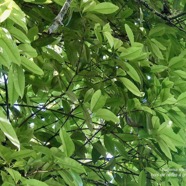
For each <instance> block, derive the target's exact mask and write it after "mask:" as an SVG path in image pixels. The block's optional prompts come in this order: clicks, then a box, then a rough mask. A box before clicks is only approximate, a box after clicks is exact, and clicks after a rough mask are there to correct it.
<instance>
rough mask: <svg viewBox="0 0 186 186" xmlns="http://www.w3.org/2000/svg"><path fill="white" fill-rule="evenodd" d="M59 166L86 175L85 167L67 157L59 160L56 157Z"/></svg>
mask: <svg viewBox="0 0 186 186" xmlns="http://www.w3.org/2000/svg"><path fill="white" fill-rule="evenodd" d="M56 160H57V163H58V165H59V166H60V167H61V168H63V169H67V170H68V169H71V170H72V171H75V172H76V173H80V174H81V173H85V172H86V171H85V169H84V167H83V166H82V165H81V164H80V163H78V162H77V161H75V160H73V159H71V158H68V157H65V158H58V157H56Z"/></svg>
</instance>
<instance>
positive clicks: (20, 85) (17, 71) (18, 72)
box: [10, 65, 25, 97]
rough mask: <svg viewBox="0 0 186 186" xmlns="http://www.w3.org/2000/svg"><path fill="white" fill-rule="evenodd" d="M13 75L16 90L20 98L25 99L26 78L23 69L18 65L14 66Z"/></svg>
mask: <svg viewBox="0 0 186 186" xmlns="http://www.w3.org/2000/svg"><path fill="white" fill-rule="evenodd" d="M10 72H11V73H13V82H14V88H15V90H16V92H17V93H18V95H19V96H21V97H23V95H24V90H25V76H24V72H23V69H22V68H21V67H19V66H18V65H12V68H11V70H10Z"/></svg>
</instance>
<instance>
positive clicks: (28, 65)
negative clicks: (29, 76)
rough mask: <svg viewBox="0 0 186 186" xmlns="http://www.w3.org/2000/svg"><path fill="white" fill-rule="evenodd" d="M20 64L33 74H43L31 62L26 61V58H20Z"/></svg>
mask: <svg viewBox="0 0 186 186" xmlns="http://www.w3.org/2000/svg"><path fill="white" fill-rule="evenodd" d="M21 64H22V65H23V66H24V67H25V68H27V69H28V70H29V71H31V72H33V73H34V74H38V75H43V74H44V72H43V70H42V69H41V68H39V67H38V66H37V65H36V64H35V63H34V62H33V61H31V60H29V59H27V58H26V57H23V56H22V57H21Z"/></svg>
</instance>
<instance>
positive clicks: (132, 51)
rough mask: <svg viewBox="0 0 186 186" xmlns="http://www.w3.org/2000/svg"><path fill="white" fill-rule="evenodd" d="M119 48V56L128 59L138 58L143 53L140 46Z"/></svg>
mask: <svg viewBox="0 0 186 186" xmlns="http://www.w3.org/2000/svg"><path fill="white" fill-rule="evenodd" d="M119 50H120V51H121V52H122V53H121V54H120V57H121V58H122V59H124V60H129V61H135V60H140V58H141V56H142V53H143V52H142V48H141V47H130V48H127V49H126V48H120V49H119Z"/></svg>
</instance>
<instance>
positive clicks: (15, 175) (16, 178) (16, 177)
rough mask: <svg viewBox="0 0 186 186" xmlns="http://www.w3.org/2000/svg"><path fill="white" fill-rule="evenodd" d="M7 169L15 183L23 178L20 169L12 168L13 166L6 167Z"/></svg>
mask: <svg viewBox="0 0 186 186" xmlns="http://www.w3.org/2000/svg"><path fill="white" fill-rule="evenodd" d="M5 169H6V171H7V172H8V173H9V174H10V175H11V177H12V178H13V180H14V181H15V183H17V182H18V181H19V180H20V179H21V174H20V173H19V172H18V171H16V170H14V169H11V168H6V167H5Z"/></svg>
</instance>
